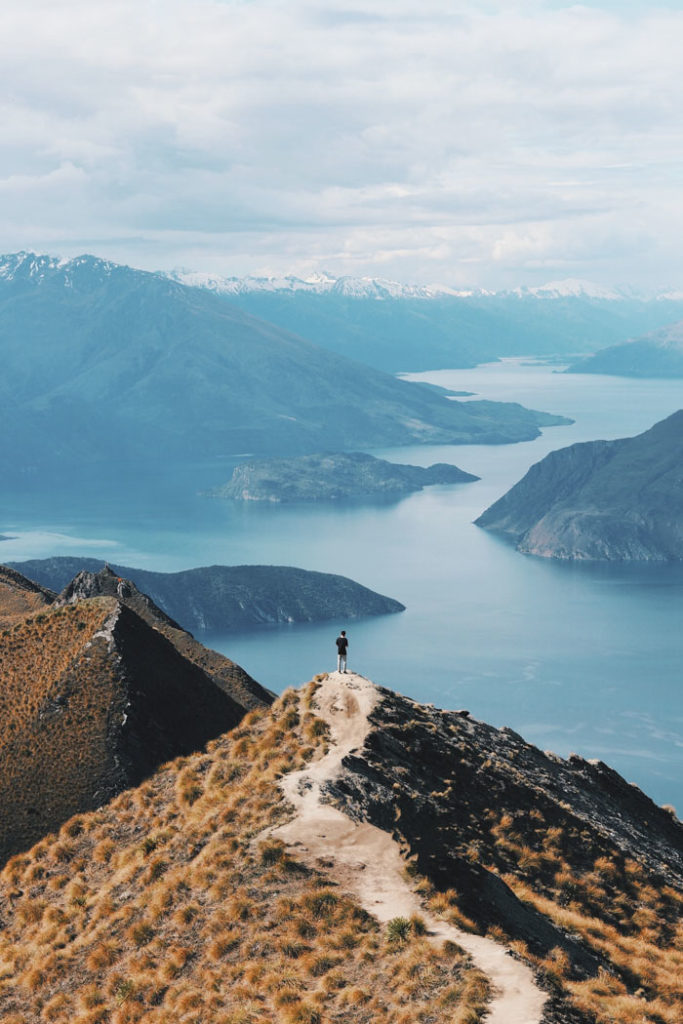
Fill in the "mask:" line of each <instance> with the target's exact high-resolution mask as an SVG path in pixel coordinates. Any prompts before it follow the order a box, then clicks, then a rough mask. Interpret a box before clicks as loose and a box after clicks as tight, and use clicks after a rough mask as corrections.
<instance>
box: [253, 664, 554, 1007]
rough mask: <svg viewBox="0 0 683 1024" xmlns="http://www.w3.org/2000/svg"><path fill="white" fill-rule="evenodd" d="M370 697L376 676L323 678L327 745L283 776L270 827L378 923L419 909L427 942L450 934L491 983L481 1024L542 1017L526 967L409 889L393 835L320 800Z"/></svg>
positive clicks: (361, 724)
mask: <svg viewBox="0 0 683 1024" xmlns="http://www.w3.org/2000/svg"><path fill="white" fill-rule="evenodd" d="M376 699H377V691H376V688H375V685H374V683H372V682H370V680H369V679H365V678H364V677H363V676H359V675H356V674H355V673H352V672H349V673H344V674H342V673H339V672H333V673H331V674H330V675H329V676H327V677H326V678H325V679H324V681H323V682H322V683H321V685H320V688H319V689H318V690H317V691H316V694H315V698H314V710H315V712H316V714H318V715H319V716H320V717H321V718H323V719H324V720H325V721H326V722H327V723H328V725H329V727H330V748H329V750H328V752H327V754H325V755H324V756H323V757H321V758H320V759H319V760H317V761H314V762H312V763H311V764H309V765H307V766H306V768H305V769H303V770H302V771H298V772H293V773H292V774H290V775H286V776H285V777H284V778H283V779H282V781H281V783H280V784H281V786H282V789H283V790H284V793H285V795H286V797H287V799H288V800H290V801H291V803H292V804H293V805H294V807H295V809H296V817H295V818H294V819H293V820H292V821H290V822H287V824H286V825H282V826H280V827H279V828H278V829H275V830H274V831H273V833H272V834H273V835H274V836H276V837H278V838H280V839H282V840H283V842H285V843H286V844H287V845H288V846H290V847H296V850H295V853H296V857H297V859H298V860H300V861H303V862H304V863H306V864H308V865H309V866H315V862H316V861H318V860H319V859H321V860H323V861H325V862H326V863H333V870H334V873H335V877H336V879H337V880H338V881H339V883H340V884H341V885H343V886H344V887H345V888H346V889H347V890H348V891H349V892H351V893H353V894H354V895H355V896H356V897H357V898H358V899H359V901H360V902H361V904H362V905H363V907H364V908H365V910H367V911H368V913H370V914H372V915H373V916H374V917H375V918H377V919H378V920H379V921H380V922H382V923H386V922H387V921H390V920H391V919H392V918H394V917H410V916H411V915H412V914H419V915H420V916H421V917H422V919H423V920H424V922H425V924H426V925H427V929H428V935H427V936H426V937H427V938H429V939H430V941H432V942H434V943H435V944H437V945H440V944H441V943H442V942H444V941H445V940H446V939H450V940H451V941H452V942H456V943H457V944H458V945H459V946H460V947H461V948H462V949H464V950H466V951H467V952H468V953H469V954H470V955H471V957H472V959H473V961H474V963H475V966H477V967H478V968H479V969H480V970H481V971H483V972H484V973H485V974H486V975H488V977H489V980H490V981H491V984H492V986H493V990H494V994H493V999H492V1001H491V1004H490V1009H489V1014H488V1016H487V1024H541V1021H542V1018H543V1005H544V1003H545V1001H546V998H547V996H546V994H545V993H544V992H543V991H542V990H541V989H539V988H538V986H537V985H536V983H535V981H534V977H533V974H532V972H531V970H530V969H529V968H528V967H526V966H525V965H524V964H521V963H519V961H517V960H515V959H513V957H511V956H510V955H509V954H508V953H507V951H506V950H505V948H504V947H503V946H501V945H499V944H498V943H496V942H493V941H492V940H491V939H486V938H484V937H482V936H479V935H470V934H469V933H468V932H463V931H460V929H458V928H455V927H454V926H453V925H449V924H447V923H446V922H444V921H441V920H440V919H439V918H437V917H434V916H432V915H431V914H430V913H429V912H428V911H427V910H426V909H425V908H424V907H423V906H422V904H421V902H420V900H419V898H418V896H417V895H416V894H415V893H414V892H413V891H412V889H411V887H410V884H409V882H408V881H407V878H406V874H405V863H404V862H403V860H402V859H401V856H400V853H399V848H398V844H397V843H396V842H395V841H394V839H392V837H391V835H390V834H389V833H388V832H383V831H382V830H381V829H379V828H376V827H375V826H374V825H369V824H358V823H357V822H354V821H352V820H351V819H350V818H348V817H347V816H346V815H345V814H343V813H342V812H341V811H339V810H337V809H336V808H335V807H332V806H331V805H330V804H325V803H323V802H322V786H323V785H324V783H325V782H326V781H328V780H330V779H333V778H335V777H336V775H337V774H338V773H339V771H340V770H341V762H342V759H343V758H344V757H345V756H346V755H347V754H348V753H350V752H351V751H352V750H354V749H355V748H357V747H362V746H363V743H364V740H365V737H366V735H367V733H368V731H369V728H370V725H369V722H368V715H369V713H370V711H371V710H372V708H373V706H374V704H375V701H376Z"/></svg>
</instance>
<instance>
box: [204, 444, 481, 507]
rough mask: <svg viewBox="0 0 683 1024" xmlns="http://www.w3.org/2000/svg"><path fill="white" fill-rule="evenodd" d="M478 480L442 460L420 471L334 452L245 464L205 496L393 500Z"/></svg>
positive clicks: (266, 499)
mask: <svg viewBox="0 0 683 1024" xmlns="http://www.w3.org/2000/svg"><path fill="white" fill-rule="evenodd" d="M478 479H479V477H477V476H473V475H472V474H471V473H466V472H464V470H462V469H458V467H457V466H451V465H447V464H446V463H443V462H439V463H436V464H435V465H433V466H429V467H428V468H427V469H424V468H423V467H421V466H405V465H400V464H397V463H394V462H387V461H386V460H385V459H377V458H375V457H374V456H372V455H366V454H364V453H363V452H338V453H336V454H323V455H302V456H300V457H299V458H294V459H260V460H257V461H254V462H245V463H243V464H242V465H240V466H237V468H236V469H235V470H234V472H233V474H232V478H231V479H230V480H229V481H228V483H227V484H224V485H223V486H222V487H215V488H214V489H213V490H211V491H208V492H207V494H208V496H209V497H212V498H232V499H234V500H236V501H272V502H290V501H340V500H344V499H351V500H353V499H358V498H372V497H384V496H388V497H392V498H393V497H396V498H398V497H402V496H403V495H405V494H411V493H412V492H413V491H420V490H422V488H423V487H428V486H430V485H431V484H458V483H468V482H469V481H472V480H478Z"/></svg>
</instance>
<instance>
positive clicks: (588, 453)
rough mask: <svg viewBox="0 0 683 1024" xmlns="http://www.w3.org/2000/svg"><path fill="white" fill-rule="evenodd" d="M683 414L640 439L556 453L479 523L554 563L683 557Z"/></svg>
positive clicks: (595, 443)
mask: <svg viewBox="0 0 683 1024" xmlns="http://www.w3.org/2000/svg"><path fill="white" fill-rule="evenodd" d="M682 462H683V410H680V411H679V412H676V413H674V414H673V415H672V416H669V417H668V418H667V419H665V420H662V421H661V422H660V423H657V424H655V426H654V427H652V428H651V429H650V430H647V431H645V432H644V433H643V434H639V435H638V436H637V437H630V438H623V439H621V440H617V441H591V442H587V443H584V444H574V445H571V446H570V447H568V448H562V449H560V450H559V451H556V452H551V453H550V454H549V455H547V456H546V457H545V458H544V459H542V460H541V461H540V462H537V463H536V465H534V466H532V467H531V469H530V470H529V472H528V473H527V474H526V476H525V477H524V478H523V479H522V480H520V481H519V483H517V484H515V486H514V487H513V488H511V490H509V491H508V492H507V494H505V495H503V497H502V498H500V500H499V501H497V502H496V503H495V504H494V505H491V507H490V508H488V509H487V510H486V511H485V512H484V513H483V514H482V515H481V516H479V518H478V519H477V520H476V522H477V525H478V526H483V527H485V528H486V529H487V530H492V531H494V532H496V533H501V534H503V535H504V536H507V537H509V538H510V540H512V541H513V542H514V543H515V545H516V546H517V548H518V549H519V550H520V551H524V552H527V553H529V554H533V555H543V556H545V557H552V558H565V559H592V560H612V561H626V560H630V561H653V562H666V561H678V560H680V559H682V558H683V477H681V468H680V467H681V464H682Z"/></svg>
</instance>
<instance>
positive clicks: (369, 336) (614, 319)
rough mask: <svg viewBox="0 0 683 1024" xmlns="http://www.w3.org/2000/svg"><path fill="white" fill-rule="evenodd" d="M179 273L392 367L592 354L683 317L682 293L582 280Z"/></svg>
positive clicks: (323, 341)
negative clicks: (466, 281)
mask: <svg viewBox="0 0 683 1024" xmlns="http://www.w3.org/2000/svg"><path fill="white" fill-rule="evenodd" d="M170 276H171V277H172V278H173V279H174V280H178V281H181V282H183V283H184V284H188V285H191V286H192V287H195V288H202V289H206V290H209V291H212V292H213V293H215V294H217V295H221V296H222V297H223V298H224V300H225V301H226V302H229V303H231V304H232V305H237V306H239V308H241V309H243V310H245V311H247V312H249V313H251V314H253V315H254V316H258V317H261V318H263V319H265V320H268V321H270V322H272V323H276V324H278V325H279V326H281V327H283V328H285V329H286V330H290V331H293V332H294V333H296V334H300V335H302V336H303V337H306V338H308V339H309V340H310V341H314V342H315V343H316V344H318V345H322V346H323V347H325V348H329V349H331V350H332V351H335V352H338V353H340V354H341V355H345V356H348V357H350V358H352V359H358V360H360V361H362V362H364V363H368V364H369V365H371V366H374V367H376V368H378V369H381V370H387V371H389V372H393V373H395V372H401V371H411V370H432V369H444V368H447V367H469V366H475V365H477V364H478V363H484V362H490V361H492V360H495V359H498V358H500V357H501V356H520V355H546V356H549V355H558V354H560V355H566V354H567V353H574V354H575V353H590V352H594V351H596V350H597V349H601V348H604V347H605V346H606V345H611V344H614V343H617V342H622V341H624V340H625V339H626V338H628V337H632V336H633V335H634V334H640V333H644V332H646V331H651V330H654V329H656V328H659V327H663V326H664V325H665V324H667V323H671V322H672V321H674V320H678V319H681V317H683V295H682V294H680V293H678V294H677V293H675V292H670V293H662V294H661V295H655V294H653V295H641V294H638V293H636V292H634V291H632V290H628V289H624V290H616V289H610V288H604V287H602V286H600V285H595V284H593V283H592V282H590V281H581V280H575V279H568V280H564V281H551V282H549V283H548V284H546V285H543V286H539V287H535V288H518V289H515V290H514V291H508V292H497V293H496V292H486V291H481V290H480V291H458V290H456V289H452V288H448V287H446V286H443V285H428V286H419V285H404V284H400V283H398V282H396V281H384V280H378V279H375V278H353V277H338V278H337V277H334V276H333V275H331V274H325V273H323V274H315V275H312V276H311V277H308V278H303V279H302V278H297V277H291V276H289V277H279V278H277V277H268V278H263V277H246V278H237V277H220V276H219V275H210V274H199V273H191V272H188V271H176V272H175V273H174V274H172V275H170Z"/></svg>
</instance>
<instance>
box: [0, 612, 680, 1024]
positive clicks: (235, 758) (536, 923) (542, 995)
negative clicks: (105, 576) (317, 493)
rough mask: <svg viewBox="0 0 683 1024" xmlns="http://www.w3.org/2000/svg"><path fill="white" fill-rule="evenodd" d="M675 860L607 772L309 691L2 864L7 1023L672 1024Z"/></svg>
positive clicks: (320, 686)
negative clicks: (45, 1018) (641, 1023)
mask: <svg viewBox="0 0 683 1024" xmlns="http://www.w3.org/2000/svg"><path fill="white" fill-rule="evenodd" d="M94 600H95V601H97V600H103V599H94ZM107 600H108V599H107ZM85 603H86V604H87V602H85ZM91 603H92V601H91ZM76 607H79V606H76ZM62 614H67V611H66V609H63V610H62ZM283 790H284V793H283ZM297 821H298V824H297ZM366 839H367V840H368V842H366ZM681 839H682V826H681V824H680V823H679V822H678V821H676V819H675V818H674V817H673V816H672V815H671V814H670V813H669V812H667V811H665V810H663V809H661V808H658V807H656V806H655V805H654V804H653V803H652V802H651V801H649V800H648V798H647V797H646V796H645V795H644V794H642V793H641V792H640V791H639V790H637V789H636V788H635V787H632V786H629V785H628V784H627V783H625V782H624V781H623V780H622V779H620V778H619V777H618V776H617V775H616V773H614V772H612V771H610V769H608V768H607V767H606V766H604V765H601V764H592V763H588V762H585V761H583V760H582V759H578V758H570V759H569V761H564V760H562V759H561V758H559V757H556V756H555V755H552V754H544V753H542V752H541V751H540V750H537V749H536V748H534V747H532V746H531V745H530V744H527V743H525V741H524V740H523V739H522V738H521V737H520V736H518V735H516V734H515V733H513V732H512V731H511V730H509V729H494V728H492V727H491V726H488V725H485V724H484V723H481V722H477V721H475V720H474V719H472V717H471V716H470V715H468V713H467V712H465V711H461V712H447V711H441V710H438V709H436V708H434V707H431V706H423V705H419V704H417V703H416V702H414V701H411V700H409V699H407V698H405V697H401V696H400V695H398V694H395V693H392V692H391V691H389V690H387V689H384V688H380V687H375V686H373V684H372V683H370V681H369V680H363V679H362V677H358V676H355V675H353V674H347V675H339V674H337V673H333V674H331V675H329V676H319V677H317V678H316V680H315V681H314V682H313V683H312V684H309V685H308V686H307V687H305V688H303V689H302V690H300V691H288V692H287V693H285V694H284V695H283V696H282V697H281V698H280V699H278V700H277V701H276V702H275V704H274V705H273V706H272V707H271V708H269V709H264V710H262V711H258V712H251V713H250V714H249V715H248V716H246V717H245V718H244V719H243V721H242V722H241V724H240V726H239V727H238V728H237V729H236V730H233V731H232V732H231V733H228V734H226V735H224V736H221V737H220V738H218V739H217V740H216V741H214V742H212V743H211V744H209V746H208V748H207V750H206V751H205V752H202V753H197V754H194V755H191V756H189V757H184V758H180V759H179V760H178V761H176V762H172V763H170V764H167V765H164V766H162V767H161V768H160V769H159V770H157V771H156V772H155V773H154V774H153V775H152V776H151V777H150V778H149V779H148V780H147V781H146V782H145V783H144V784H143V785H142V786H139V787H137V788H136V789H133V790H130V791H128V792H126V793H123V794H121V795H120V796H118V797H117V798H116V799H115V800H114V801H113V802H112V803H110V804H108V805H105V806H102V807H100V808H99V809H98V810H97V811H96V812H94V813H91V814H82V815H79V816H77V817H76V818H74V819H72V820H71V821H69V822H66V823H65V824H64V825H63V826H62V828H61V830H60V833H59V835H58V836H54V837H49V836H48V837H45V838H44V839H43V840H42V841H41V842H40V843H39V844H38V845H37V846H36V847H35V848H34V849H33V850H30V851H27V852H26V853H25V854H21V855H18V856H16V857H14V858H13V859H12V860H11V861H10V862H9V863H8V865H7V867H6V869H5V870H4V872H2V874H0V921H1V922H2V926H3V927H2V929H0V962H1V963H2V964H3V970H2V971H1V972H0V1014H2V1015H3V1020H6V1021H8V1024H19V1020H20V1019H29V1020H32V1019H33V1018H34V1017H35V1019H36V1020H37V1019H39V1015H40V1014H41V1013H42V1010H43V1008H45V1007H47V1008H48V1009H47V1012H48V1013H49V1015H50V1019H51V1020H52V1021H54V1022H55V1024H66V1022H67V1021H69V1022H71V1021H75V1020H79V1016H78V1015H79V1013H81V1012H82V1008H83V1007H85V1011H84V1012H87V1013H91V1012H92V1009H93V1005H94V1007H95V1009H96V1010H97V1012H98V1013H99V1014H100V1015H101V1016H102V1019H103V1020H104V1019H107V1020H110V1021H111V1024H125V1022H131V1024H132V1022H137V1021H141V1020H144V1022H145V1024H175V1022H177V1021H183V1020H184V1019H185V1017H188V1018H189V1019H191V1018H192V1016H194V1017H195V1018H196V1017H197V1015H201V1016H202V1017H203V1018H206V1019H208V1020H216V1021H222V1020H223V1019H225V1020H226V1021H230V1024H233V1022H234V1021H235V1020H236V1019H240V1020H241V1021H243V1022H245V1024H246V1022H248V1024H276V1022H277V1024H283V1022H286V1024H294V1022H295V1021H298V1022H301V1021H302V1020H306V1021H309V1022H310V1024H313V1022H318V1024H321V1022H322V1021H324V1020H326V1019H328V1020H330V1021H336V1022H341V1021H347V1022H351V1024H369V1022H372V1024H396V1021H397V1020H405V1021H409V1020H419V1019H425V1020H429V1019H433V1020H435V1021H440V1020H445V1019H449V1018H450V1017H451V1016H456V1019H457V1016H458V1015H459V1016H460V1018H461V1019H462V1020H467V1019H470V1020H473V1021H474V1020H481V1019H482V1017H483V1015H484V1014H485V1013H486V1012H488V1013H489V1014H490V1019H491V1020H492V1021H496V1022H500V1024H511V1022H513V1021H514V1024H614V1022H615V1021H619V1022H622V1021H624V1022H626V1021H631V1020H633V1021H635V1020H648V1021H652V1022H655V1021H656V1022H658V1024H661V1022H663V1024H677V1022H678V1021H679V1020H680V1011H681V992H680V973H679V966H680V953H679V952H677V947H678V944H679V943H680V938H681V917H682V915H681V911H682V910H683V865H682V863H681V850H682V843H681ZM399 851H401V852H402V856H403V861H401V858H400V857H399ZM387 857H389V858H390V860H391V865H389V861H388V860H387V859H386V858H387ZM368 858H370V859H368ZM389 867H390V870H388V868H389ZM396 886H398V889H396V888H395V887H396ZM357 887H358V888H357ZM358 900H360V903H359V902H358ZM392 914H394V915H397V916H392ZM463 933H464V934H463ZM460 942H462V944H463V946H464V947H465V948H467V949H470V950H471V956H473V957H476V960H477V964H478V966H479V969H478V970H475V971H473V969H472V968H473V965H472V963H471V961H470V962H468V959H467V957H466V956H465V955H464V954H463V952H462V951H461V950H458V943H460ZM36 943H38V944H39V945H40V947H41V949H43V950H44V952H45V955H44V957H43V959H42V961H41V965H40V967H39V968H38V967H37V965H36V964H35V962H33V960H32V957H31V956H30V955H29V951H30V950H35V948H36ZM494 947H495V948H494ZM506 950H507V951H509V952H506ZM489 954H490V956H489ZM510 954H512V955H510ZM482 957H483V959H482ZM522 963H523V964H525V965H526V967H527V969H528V968H530V969H531V973H532V974H533V978H530V975H529V972H528V970H527V971H526V972H522V973H523V974H524V975H525V977H526V978H527V980H528V981H529V987H528V989H527V993H528V997H527V996H524V995H523V994H522V986H521V981H520V978H521V975H520V974H519V973H517V971H516V970H515V968H516V967H517V966H519V965H520V964H522ZM507 965H509V967H510V970H509V971H506V970H505V968H506V966H507ZM482 969H484V970H485V971H486V973H487V974H488V976H489V981H488V984H487V983H486V981H485V979H483V978H482V975H481V970H482ZM501 971H504V972H505V976H506V981H505V984H512V985H513V987H514V989H515V992H514V996H513V991H512V990H508V991H509V992H510V999H511V1000H513V998H514V1002H513V1001H511V1002H509V1003H508V1002H507V1001H506V999H505V998H503V999H501V998H500V991H501V988H500V986H502V984H503V980H502V976H501V974H500V972H501ZM515 978H516V979H517V980H515ZM525 985H526V981H525ZM502 991H503V992H505V989H503V990H502ZM518 996H520V997H521V1000H522V1001H521V1002H520V1001H519V1000H518V999H517V997H518ZM527 998H531V999H532V1001H525V1000H527ZM513 1006H514V1012H513V1010H512V1007H513ZM508 1010H509V1011H510V1013H509V1016H508V1017H507V1018H506V1016H505V1013H506V1011H508ZM239 1015H241V1016H239ZM401 1015H402V1016H401ZM445 1015H446V1016H445ZM468 1015H469V1016H468ZM189 1019H188V1024H189ZM79 1024H80V1021H79Z"/></svg>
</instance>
